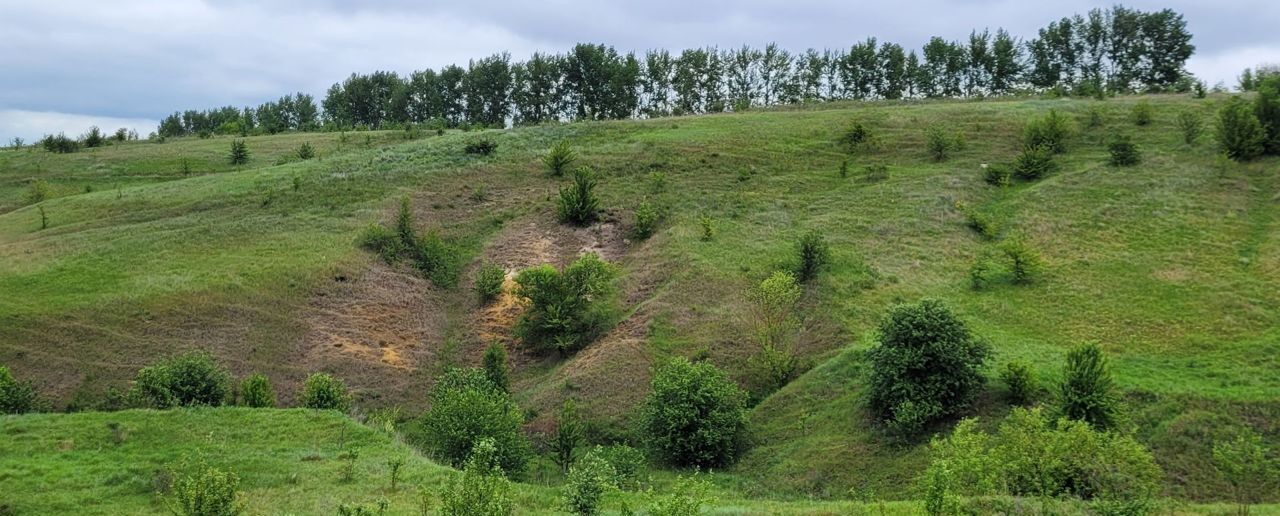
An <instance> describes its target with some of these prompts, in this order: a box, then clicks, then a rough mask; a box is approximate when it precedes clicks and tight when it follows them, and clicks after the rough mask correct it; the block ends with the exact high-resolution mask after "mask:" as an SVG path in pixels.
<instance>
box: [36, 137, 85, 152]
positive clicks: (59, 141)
mask: <svg viewBox="0 0 1280 516" xmlns="http://www.w3.org/2000/svg"><path fill="white" fill-rule="evenodd" d="M40 146H41V147H43V148H44V150H46V151H48V152H53V153H57V154H70V153H72V152H76V151H78V150H80V142H78V141H76V140H75V139H73V138H68V137H67V135H65V134H63V133H58V135H57V136H53V135H51V134H46V135H45V137H44V138H41V139H40Z"/></svg>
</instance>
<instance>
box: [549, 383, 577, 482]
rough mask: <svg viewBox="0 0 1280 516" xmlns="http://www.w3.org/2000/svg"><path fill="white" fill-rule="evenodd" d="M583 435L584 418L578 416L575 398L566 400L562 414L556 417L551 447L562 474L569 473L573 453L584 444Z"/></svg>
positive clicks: (561, 410) (562, 407) (561, 408)
mask: <svg viewBox="0 0 1280 516" xmlns="http://www.w3.org/2000/svg"><path fill="white" fill-rule="evenodd" d="M582 435H583V428H582V417H581V416H579V415H578V405H577V404H576V403H574V401H573V398H569V399H566V400H564V405H562V406H561V407H560V413H559V414H557V415H556V433H555V435H553V436H552V437H551V443H550V445H549V446H550V448H551V452H552V456H551V458H552V459H554V460H555V462H556V465H557V466H560V471H561V472H564V473H568V472H569V466H571V465H573V460H574V458H573V452H574V451H575V450H577V449H578V445H579V444H582Z"/></svg>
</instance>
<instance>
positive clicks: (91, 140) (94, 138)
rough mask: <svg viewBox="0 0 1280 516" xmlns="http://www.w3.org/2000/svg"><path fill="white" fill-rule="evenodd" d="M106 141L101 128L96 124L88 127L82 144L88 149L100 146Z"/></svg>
mask: <svg viewBox="0 0 1280 516" xmlns="http://www.w3.org/2000/svg"><path fill="white" fill-rule="evenodd" d="M106 141H107V138H106V137H105V136H103V135H102V129H98V126H96V125H95V126H93V127H90V128H89V132H87V133H85V135H84V146H85V147H88V148H90V149H92V148H94V147H101V146H102V144H103V143H106Z"/></svg>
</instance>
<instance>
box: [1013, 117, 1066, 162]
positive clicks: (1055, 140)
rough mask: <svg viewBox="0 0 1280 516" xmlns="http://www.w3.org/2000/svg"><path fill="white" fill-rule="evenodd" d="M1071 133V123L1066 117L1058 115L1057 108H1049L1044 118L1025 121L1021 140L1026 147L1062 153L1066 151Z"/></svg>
mask: <svg viewBox="0 0 1280 516" xmlns="http://www.w3.org/2000/svg"><path fill="white" fill-rule="evenodd" d="M1071 133H1072V129H1071V123H1070V122H1068V121H1067V118H1066V117H1064V116H1062V115H1059V114H1058V110H1056V109H1050V110H1049V114H1047V115H1045V117H1044V118H1038V119H1033V120H1031V121H1030V122H1027V127H1026V129H1024V130H1023V133H1022V141H1023V144H1024V145H1025V146H1027V147H1042V148H1045V149H1048V150H1049V152H1052V153H1054V154H1062V153H1064V152H1067V138H1069V137H1070V136H1071Z"/></svg>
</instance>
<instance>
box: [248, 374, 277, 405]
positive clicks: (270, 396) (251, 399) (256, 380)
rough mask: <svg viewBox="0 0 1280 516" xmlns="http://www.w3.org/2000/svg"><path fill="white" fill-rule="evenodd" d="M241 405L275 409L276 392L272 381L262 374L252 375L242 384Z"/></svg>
mask: <svg viewBox="0 0 1280 516" xmlns="http://www.w3.org/2000/svg"><path fill="white" fill-rule="evenodd" d="M240 404H241V405H244V406H246V407H253V408H275V406H276V391H275V390H274V389H272V388H271V381H270V380H267V377H266V376H263V375H261V374H254V375H250V376H249V377H248V378H245V379H244V381H243V382H241V383H240Z"/></svg>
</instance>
